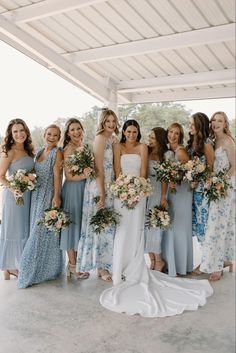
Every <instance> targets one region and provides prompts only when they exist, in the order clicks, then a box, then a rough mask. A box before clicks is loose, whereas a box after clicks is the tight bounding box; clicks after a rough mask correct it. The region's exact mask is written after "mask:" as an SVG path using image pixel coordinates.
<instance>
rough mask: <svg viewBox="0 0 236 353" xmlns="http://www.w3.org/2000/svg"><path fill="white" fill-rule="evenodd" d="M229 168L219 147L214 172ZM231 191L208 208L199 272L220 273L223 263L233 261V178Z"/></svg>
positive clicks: (224, 154) (224, 152)
mask: <svg viewBox="0 0 236 353" xmlns="http://www.w3.org/2000/svg"><path fill="white" fill-rule="evenodd" d="M229 168H230V164H229V160H228V157H227V154H226V151H225V150H224V149H223V148H222V147H219V148H217V149H216V151H215V161H214V172H219V171H220V170H221V171H222V170H223V169H226V170H228V169H229ZM231 183H232V189H228V193H227V196H226V197H225V198H221V199H219V200H218V201H212V202H211V203H210V207H209V216H208V223H207V229H206V235H205V241H204V243H203V245H202V261H201V266H200V271H202V272H206V273H212V272H217V271H221V270H222V269H223V267H224V261H232V260H234V238H235V176H234V175H233V176H232V177H231Z"/></svg>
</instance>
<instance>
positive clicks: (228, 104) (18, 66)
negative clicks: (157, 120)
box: [0, 41, 235, 136]
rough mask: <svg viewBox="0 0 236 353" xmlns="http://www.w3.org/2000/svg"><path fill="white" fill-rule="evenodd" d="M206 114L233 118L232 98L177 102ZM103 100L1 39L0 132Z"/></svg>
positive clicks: (68, 113) (79, 112)
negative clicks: (15, 122) (18, 121)
mask: <svg viewBox="0 0 236 353" xmlns="http://www.w3.org/2000/svg"><path fill="white" fill-rule="evenodd" d="M178 103H181V104H183V105H184V106H185V107H186V108H187V109H188V110H191V112H192V113H194V112H197V111H202V112H204V113H206V114H207V115H208V116H209V117H210V116H211V115H212V114H213V113H214V112H215V111H218V110H223V111H224V112H225V113H226V114H227V115H228V117H229V119H234V118H235V98H227V99H212V100H201V101H186V102H178ZM95 105H97V106H99V107H102V106H103V103H102V102H100V101H98V100H97V99H95V98H93V97H91V96H90V95H88V94H87V93H85V92H83V91H82V90H80V89H79V88H78V87H75V86H74V85H72V84H71V83H69V82H67V81H66V80H64V79H62V78H61V77H59V76H57V75H56V74H54V73H53V72H51V71H50V70H48V69H46V68H45V67H43V66H41V65H40V64H38V63H37V62H35V61H33V60H32V59H30V58H28V57H27V56H25V55H24V54H22V53H20V52H19V51H17V50H16V49H14V48H12V47H10V46H9V45H7V44H6V43H4V42H2V41H0V135H2V136H4V134H5V130H6V127H7V124H8V122H9V121H10V120H11V119H13V118H17V117H19V118H22V119H24V120H25V121H26V123H27V125H28V126H29V128H33V127H34V126H42V127H46V126H47V125H49V124H50V123H52V122H53V121H55V120H56V119H57V118H58V117H61V118H70V117H72V116H80V115H82V114H83V113H85V112H88V111H90V109H91V108H92V107H93V106H95Z"/></svg>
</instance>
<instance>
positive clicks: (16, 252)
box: [0, 156, 34, 270]
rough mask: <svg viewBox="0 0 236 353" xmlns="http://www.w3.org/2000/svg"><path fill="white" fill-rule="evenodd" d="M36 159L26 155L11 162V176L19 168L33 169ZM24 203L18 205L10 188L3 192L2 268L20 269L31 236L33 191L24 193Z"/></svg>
mask: <svg viewBox="0 0 236 353" xmlns="http://www.w3.org/2000/svg"><path fill="white" fill-rule="evenodd" d="M33 166H34V160H33V158H32V157H30V156H24V157H22V158H20V159H18V160H16V161H14V162H12V163H11V165H10V167H9V170H8V174H9V176H10V175H12V174H13V173H14V172H16V171H17V170H18V169H26V170H27V171H30V170H32V168H33ZM23 198H24V205H22V206H17V205H16V201H15V198H14V195H13V194H12V192H11V191H9V190H8V189H4V190H3V193H2V204H3V209H2V226H1V234H0V269H1V270H8V269H11V270H13V269H19V265H20V259H21V255H22V252H23V249H24V246H25V244H26V241H27V239H28V236H29V222H30V199H31V192H30V191H26V192H25V193H24V195H23Z"/></svg>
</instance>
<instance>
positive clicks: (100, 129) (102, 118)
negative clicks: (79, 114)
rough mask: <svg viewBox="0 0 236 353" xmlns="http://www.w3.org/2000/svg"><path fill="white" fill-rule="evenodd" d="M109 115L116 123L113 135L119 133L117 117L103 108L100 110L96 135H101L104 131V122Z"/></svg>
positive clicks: (111, 111) (109, 110)
mask: <svg viewBox="0 0 236 353" xmlns="http://www.w3.org/2000/svg"><path fill="white" fill-rule="evenodd" d="M109 115H112V116H113V117H114V118H115V121H116V128H115V131H114V132H115V134H116V135H118V133H119V122H118V118H117V115H116V114H115V113H114V112H113V110H111V109H108V108H105V109H103V110H102V113H101V115H100V119H99V123H98V127H97V131H96V135H99V134H101V133H102V132H103V131H104V125H105V122H106V120H107V117H108V116H109Z"/></svg>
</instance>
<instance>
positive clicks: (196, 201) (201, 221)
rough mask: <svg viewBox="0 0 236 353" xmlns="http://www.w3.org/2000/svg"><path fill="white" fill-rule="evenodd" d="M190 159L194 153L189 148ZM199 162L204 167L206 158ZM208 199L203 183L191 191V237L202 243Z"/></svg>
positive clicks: (203, 156) (200, 157) (206, 218)
mask: <svg viewBox="0 0 236 353" xmlns="http://www.w3.org/2000/svg"><path fill="white" fill-rule="evenodd" d="M209 142H210V140H209V139H207V140H206V141H205V142H204V143H205V144H207V143H209ZM188 153H189V155H190V156H191V158H193V157H194V156H195V153H194V151H193V150H192V149H191V148H190V149H189V150H188ZM199 159H200V162H201V163H204V164H205V165H206V163H207V162H206V156H205V155H204V154H203V155H202V156H199ZM208 209H209V204H208V198H207V197H206V196H205V194H204V183H203V182H199V184H198V186H197V188H196V189H194V191H193V206H192V211H193V215H192V226H193V233H192V234H193V236H196V237H197V239H198V241H199V242H200V243H202V242H203V241H204V239H205V233H206V226H207V220H208Z"/></svg>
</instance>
